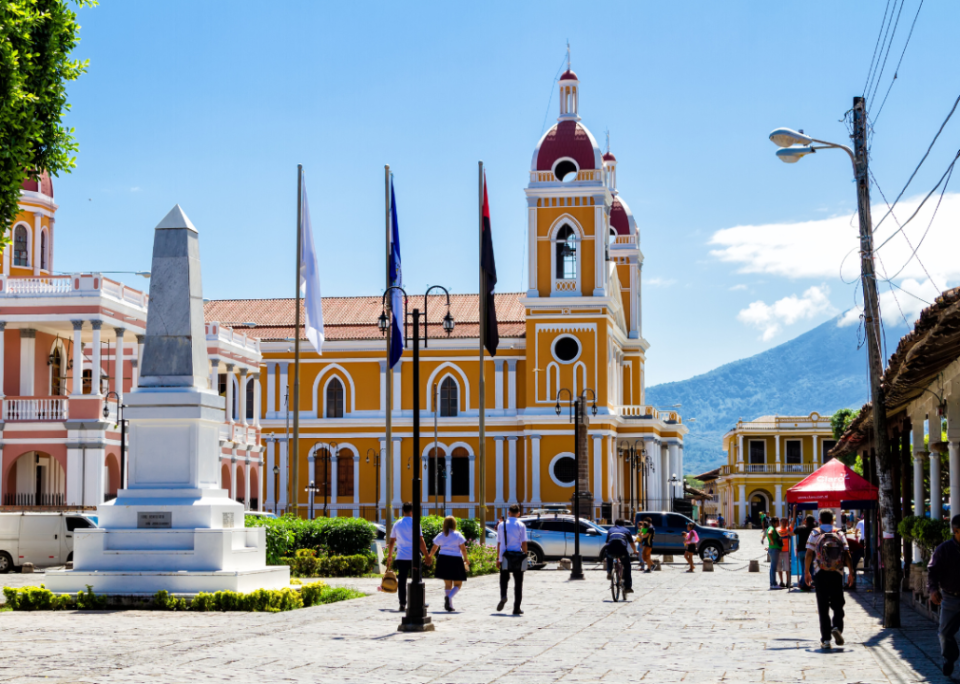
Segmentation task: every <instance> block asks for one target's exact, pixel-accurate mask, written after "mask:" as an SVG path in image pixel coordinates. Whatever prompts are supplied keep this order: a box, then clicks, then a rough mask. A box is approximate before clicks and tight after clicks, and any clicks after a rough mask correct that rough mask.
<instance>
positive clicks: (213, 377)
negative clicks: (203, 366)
mask: <svg viewBox="0 0 960 684" xmlns="http://www.w3.org/2000/svg"><path fill="white" fill-rule="evenodd" d="M207 382H209V383H210V391H212V392H216V393H217V394H219V393H220V359H218V358H217V357H216V356H211V357H210V378H209V379H208V380H207ZM224 411H226V409H224ZM224 415H226V412H224Z"/></svg>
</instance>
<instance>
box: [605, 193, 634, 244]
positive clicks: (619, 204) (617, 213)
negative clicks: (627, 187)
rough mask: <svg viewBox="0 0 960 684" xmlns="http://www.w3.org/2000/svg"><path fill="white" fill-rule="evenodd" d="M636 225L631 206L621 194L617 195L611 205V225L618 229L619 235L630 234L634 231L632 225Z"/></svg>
mask: <svg viewBox="0 0 960 684" xmlns="http://www.w3.org/2000/svg"><path fill="white" fill-rule="evenodd" d="M635 226H636V221H634V219H633V212H632V211H630V207H628V206H627V203H626V202H624V201H623V199H621V197H620V196H619V195H615V196H614V198H613V204H612V205H610V227H611V228H613V229H614V230H615V231H617V235H630V234H631V233H632V232H633V230H631V227H635Z"/></svg>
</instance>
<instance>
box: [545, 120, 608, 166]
mask: <svg viewBox="0 0 960 684" xmlns="http://www.w3.org/2000/svg"><path fill="white" fill-rule="evenodd" d="M595 152H597V150H596V148H595V147H594V145H593V140H592V139H591V138H590V134H589V133H587V129H586V128H584V127H583V126H581V125H580V124H579V123H577V122H576V121H561V122H560V123H558V124H557V125H556V126H554V127H553V128H551V129H550V130H549V131H547V134H546V135H545V136H544V137H543V142H542V143H540V152H539V153H538V154H537V171H550V170H552V169H553V163H554V162H555V161H557V160H558V159H560V158H561V157H570V158H571V159H573V160H575V161H576V162H577V166H579V167H580V169H581V170H582V169H595V168H597V166H596V157H595V156H594V154H595Z"/></svg>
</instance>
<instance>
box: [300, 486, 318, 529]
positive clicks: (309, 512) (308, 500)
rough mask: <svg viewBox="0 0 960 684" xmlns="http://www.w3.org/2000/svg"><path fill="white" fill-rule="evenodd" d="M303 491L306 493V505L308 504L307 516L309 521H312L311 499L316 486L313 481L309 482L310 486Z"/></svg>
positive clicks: (314, 493)
mask: <svg viewBox="0 0 960 684" xmlns="http://www.w3.org/2000/svg"><path fill="white" fill-rule="evenodd" d="M303 491H305V492H306V493H307V503H308V504H309V507H308V508H307V511H308V513H307V514H308V515H309V516H310V520H313V499H314V496H316V493H317V485H316V484H314V481H313V480H310V484H308V485H307V486H306V487H304V489H303Z"/></svg>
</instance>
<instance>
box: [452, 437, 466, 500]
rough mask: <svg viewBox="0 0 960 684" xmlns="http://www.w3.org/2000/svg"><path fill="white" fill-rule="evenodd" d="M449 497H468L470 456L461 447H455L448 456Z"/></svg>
mask: <svg viewBox="0 0 960 684" xmlns="http://www.w3.org/2000/svg"><path fill="white" fill-rule="evenodd" d="M450 456H451V460H450V495H451V496H469V495H470V454H469V453H468V452H467V450H466V449H464V448H463V447H457V448H456V449H454V450H453V453H452V454H451V455H450Z"/></svg>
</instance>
